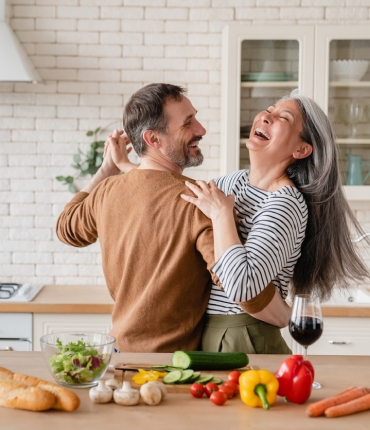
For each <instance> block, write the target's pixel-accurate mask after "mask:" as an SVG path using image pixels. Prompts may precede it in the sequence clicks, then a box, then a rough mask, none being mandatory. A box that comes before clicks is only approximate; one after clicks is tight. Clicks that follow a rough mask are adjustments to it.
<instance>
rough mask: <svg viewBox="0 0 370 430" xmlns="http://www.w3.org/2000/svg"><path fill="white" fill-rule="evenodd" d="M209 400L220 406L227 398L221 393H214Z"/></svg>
mask: <svg viewBox="0 0 370 430" xmlns="http://www.w3.org/2000/svg"><path fill="white" fill-rule="evenodd" d="M209 400H210V401H211V402H212V403H214V404H215V405H217V406H222V405H223V404H224V403H225V402H226V400H227V396H226V394H225V393H222V392H221V391H214V392H213V393H212V394H211V397H210V398H209Z"/></svg>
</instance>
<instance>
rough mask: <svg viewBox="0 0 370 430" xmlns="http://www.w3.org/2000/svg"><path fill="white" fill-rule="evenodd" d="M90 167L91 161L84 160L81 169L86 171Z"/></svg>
mask: <svg viewBox="0 0 370 430" xmlns="http://www.w3.org/2000/svg"><path fill="white" fill-rule="evenodd" d="M88 168H89V163H88V162H87V161H84V162H83V163H81V170H82V172H85V171H86V170H87V169H88Z"/></svg>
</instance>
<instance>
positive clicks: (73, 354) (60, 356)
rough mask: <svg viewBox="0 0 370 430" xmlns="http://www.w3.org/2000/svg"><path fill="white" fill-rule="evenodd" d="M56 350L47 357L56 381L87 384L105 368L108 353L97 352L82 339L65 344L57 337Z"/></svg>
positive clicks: (108, 356)
mask: <svg viewBox="0 0 370 430" xmlns="http://www.w3.org/2000/svg"><path fill="white" fill-rule="evenodd" d="M56 343H57V346H58V349H59V350H58V352H57V353H56V354H54V355H53V356H52V357H50V359H49V363H50V367H51V370H52V372H53V374H54V376H55V378H56V380H57V381H59V382H61V383H67V384H72V385H79V384H87V383H90V382H92V381H94V380H95V379H97V378H98V377H99V376H100V375H101V374H102V373H103V371H104V369H105V368H106V366H107V364H108V362H109V358H110V354H109V353H107V354H99V352H98V351H97V350H96V349H95V348H94V347H93V346H92V345H90V344H85V342H84V341H83V340H79V341H78V342H77V343H73V342H69V343H68V344H67V345H63V343H62V342H61V341H60V340H59V339H57V342H56Z"/></svg>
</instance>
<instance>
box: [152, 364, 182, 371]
mask: <svg viewBox="0 0 370 430" xmlns="http://www.w3.org/2000/svg"><path fill="white" fill-rule="evenodd" d="M151 369H153V370H159V371H160V372H161V371H162V372H172V371H173V370H183V369H182V368H181V367H174V366H168V365H167V364H164V365H163V366H152V367H151Z"/></svg>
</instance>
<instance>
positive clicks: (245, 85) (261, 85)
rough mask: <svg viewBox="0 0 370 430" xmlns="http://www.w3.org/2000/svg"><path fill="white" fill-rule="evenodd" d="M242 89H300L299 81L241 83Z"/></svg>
mask: <svg viewBox="0 0 370 430" xmlns="http://www.w3.org/2000/svg"><path fill="white" fill-rule="evenodd" d="M240 86H241V88H257V87H259V88H274V87H281V88H292V87H294V88H295V87H298V81H250V82H249V81H248V82H245V81H243V82H241V83H240Z"/></svg>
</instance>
